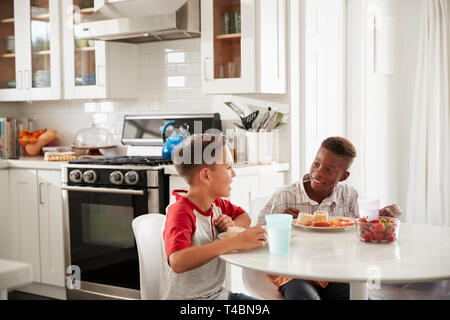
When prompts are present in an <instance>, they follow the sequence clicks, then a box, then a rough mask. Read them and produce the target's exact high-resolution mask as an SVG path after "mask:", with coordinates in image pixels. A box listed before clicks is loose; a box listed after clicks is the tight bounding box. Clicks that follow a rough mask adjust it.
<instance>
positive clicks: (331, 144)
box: [320, 137, 357, 160]
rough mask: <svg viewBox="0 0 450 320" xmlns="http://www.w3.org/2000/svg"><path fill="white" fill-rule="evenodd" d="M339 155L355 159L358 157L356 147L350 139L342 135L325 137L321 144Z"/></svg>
mask: <svg viewBox="0 0 450 320" xmlns="http://www.w3.org/2000/svg"><path fill="white" fill-rule="evenodd" d="M320 147H322V148H325V149H327V150H329V151H331V152H333V153H335V154H337V155H340V156H346V157H348V158H350V159H351V160H353V159H354V158H356V155H357V152H356V148H355V146H354V145H353V143H351V142H350V141H349V140H348V139H345V138H342V137H330V138H327V139H325V140H324V141H323V142H322V144H321V146H320Z"/></svg>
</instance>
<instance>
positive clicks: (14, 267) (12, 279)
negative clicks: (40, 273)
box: [0, 259, 33, 299]
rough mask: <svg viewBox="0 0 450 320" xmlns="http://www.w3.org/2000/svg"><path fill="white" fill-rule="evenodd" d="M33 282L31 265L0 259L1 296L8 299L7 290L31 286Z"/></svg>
mask: <svg viewBox="0 0 450 320" xmlns="http://www.w3.org/2000/svg"><path fill="white" fill-rule="evenodd" d="M32 281H33V273H32V267H31V265H30V264H29V263H23V262H19V261H11V260H4V259H0V295H1V298H2V299H6V298H7V289H10V288H15V287H17V286H21V285H25V284H29V283H31V282H32Z"/></svg>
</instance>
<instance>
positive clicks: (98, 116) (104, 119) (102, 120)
mask: <svg viewBox="0 0 450 320" xmlns="http://www.w3.org/2000/svg"><path fill="white" fill-rule="evenodd" d="M92 121H93V122H94V123H95V125H99V124H107V123H108V114H107V113H94V114H92Z"/></svg>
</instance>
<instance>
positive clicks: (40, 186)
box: [39, 182, 45, 204]
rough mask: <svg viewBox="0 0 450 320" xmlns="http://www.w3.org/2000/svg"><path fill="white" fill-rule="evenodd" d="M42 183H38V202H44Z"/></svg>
mask: <svg viewBox="0 0 450 320" xmlns="http://www.w3.org/2000/svg"><path fill="white" fill-rule="evenodd" d="M43 185H44V184H43V183H42V182H41V183H39V204H45V202H44V201H42V186H43Z"/></svg>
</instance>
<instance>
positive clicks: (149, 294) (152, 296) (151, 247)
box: [131, 213, 166, 300]
mask: <svg viewBox="0 0 450 320" xmlns="http://www.w3.org/2000/svg"><path fill="white" fill-rule="evenodd" d="M165 219H166V217H165V216H164V215H162V214H159V213H151V214H145V215H142V216H139V217H137V218H135V219H134V220H133V221H132V223H131V225H132V227H133V232H134V237H135V238H136V245H137V249H138V256H139V276H140V285H141V299H142V300H157V299H158V298H159V269H160V263H161V229H162V228H163V225H164V221H165Z"/></svg>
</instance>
